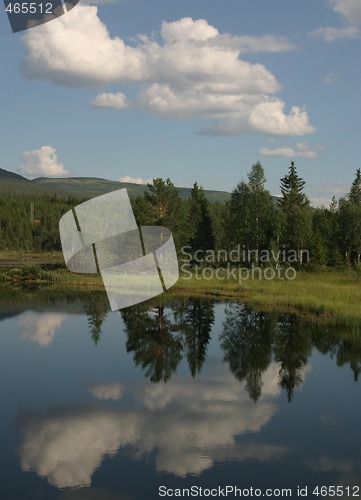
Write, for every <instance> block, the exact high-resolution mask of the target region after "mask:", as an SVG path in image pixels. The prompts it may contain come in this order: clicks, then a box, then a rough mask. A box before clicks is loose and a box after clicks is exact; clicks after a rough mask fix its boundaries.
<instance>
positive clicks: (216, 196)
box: [0, 168, 231, 203]
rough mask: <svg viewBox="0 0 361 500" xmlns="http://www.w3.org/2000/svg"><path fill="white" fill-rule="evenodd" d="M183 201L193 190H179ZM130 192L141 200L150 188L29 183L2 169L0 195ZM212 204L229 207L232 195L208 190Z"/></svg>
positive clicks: (69, 181)
mask: <svg viewBox="0 0 361 500" xmlns="http://www.w3.org/2000/svg"><path fill="white" fill-rule="evenodd" d="M175 187H176V189H177V190H178V192H179V194H180V196H181V197H182V198H183V199H186V198H189V196H190V194H191V190H192V188H186V187H177V186H175ZM123 188H126V189H127V191H128V193H129V196H130V197H131V198H134V197H137V196H141V195H142V194H143V193H144V192H145V191H146V190H147V188H148V185H147V184H135V183H131V182H120V181H111V180H108V179H104V178H101V177H55V178H53V177H37V178H35V179H32V180H29V179H26V178H25V177H23V176H22V175H20V174H16V173H14V172H10V171H8V170H5V169H2V168H0V193H6V192H15V193H20V194H34V195H37V194H39V195H41V194H46V193H48V194H49V195H54V194H58V195H59V196H62V197H63V196H74V197H76V198H80V199H84V198H93V197H95V196H100V195H102V194H106V193H109V192H111V191H116V190H118V189H123ZM204 193H205V195H206V197H207V199H208V200H209V201H210V202H220V203H225V202H226V201H228V200H229V199H230V196H231V194H230V193H228V192H227V191H217V190H209V189H205V190H204Z"/></svg>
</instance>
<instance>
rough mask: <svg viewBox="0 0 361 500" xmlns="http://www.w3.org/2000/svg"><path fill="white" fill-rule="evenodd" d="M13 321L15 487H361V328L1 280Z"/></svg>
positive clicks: (6, 450)
mask: <svg viewBox="0 0 361 500" xmlns="http://www.w3.org/2000/svg"><path fill="white" fill-rule="evenodd" d="M0 335H1V354H0V358H1V363H0V380H1V387H2V390H1V416H0V422H1V424H0V446H1V455H0V456H1V481H0V499H1V500H13V499H16V500H18V499H19V500H26V499H32V500H34V499H44V500H52V499H70V500H75V499H78V500H82V499H88V500H89V499H90V500H115V499H123V500H125V499H129V500H130V499H135V500H136V499H140V500H148V499H149V500H153V499H158V498H171V496H170V495H169V496H168V497H167V496H161V495H160V493H161V494H162V492H164V491H165V488H168V489H172V491H169V493H172V492H173V493H174V494H176V490H175V489H176V488H181V489H183V488H191V487H192V486H193V487H197V488H198V489H197V490H193V492H194V491H197V493H198V497H200V491H201V490H200V489H199V488H204V489H205V490H204V491H203V492H204V493H205V494H206V493H207V491H208V490H210V489H213V488H218V487H220V488H223V487H226V486H227V485H228V486H232V487H235V486H237V487H238V488H243V489H250V488H251V487H253V488H254V489H255V488H259V489H260V490H261V492H262V495H263V494H264V492H265V490H266V489H267V488H270V489H272V488H273V489H276V491H275V492H274V494H273V495H272V494H270V496H269V497H270V498H278V497H279V495H278V491H277V489H282V488H291V489H292V498H296V497H297V487H302V488H305V487H307V488H308V495H307V498H317V496H313V495H312V494H311V493H312V491H313V489H314V488H315V487H316V486H319V487H320V486H329V485H341V486H342V488H343V489H341V490H339V491H340V492H343V493H344V496H343V498H349V497H351V496H352V495H353V497H357V495H359V497H360V496H361V490H359V489H357V487H356V486H355V485H358V487H359V486H360V485H361V383H360V380H358V379H361V334H357V333H355V332H353V331H351V330H347V329H340V328H335V327H326V326H322V327H321V326H315V325H310V324H307V323H305V322H302V321H301V320H300V319H298V318H297V317H296V316H292V315H288V314H280V313H272V314H270V313H263V312H260V311H256V310H254V309H252V308H250V307H249V306H246V305H244V304H239V303H231V302H229V303H220V302H216V301H213V300H201V299H199V298H184V297H183V298H178V299H176V298H173V297H172V298H167V297H165V299H164V300H163V301H162V302H159V300H158V301H154V300H153V301H152V302H150V303H147V304H140V305H138V306H134V307H132V308H129V309H127V310H124V311H122V314H120V313H114V312H113V313H111V312H108V311H107V303H106V296H105V294H102V293H99V292H91V293H82V294H81V295H77V294H75V293H70V291H69V292H62V293H58V292H57V293H54V292H52V291H51V289H50V288H49V290H46V289H45V290H44V289H41V290H40V291H36V290H29V289H15V288H14V289H10V288H9V287H7V288H5V287H1V288H0ZM161 486H162V487H164V488H163V489H160V490H159V488H160V487H161ZM347 486H349V487H350V489H349V490H347V489H346V487H347ZM352 486H354V489H352V488H351V487H352ZM229 491H230V490H229ZM215 492H216V490H213V493H215ZM245 494H246V493H245ZM249 496H251V495H249ZM320 496H321V495H320ZM204 497H205V495H204V496H203V498H204ZM324 497H325V496H324ZM213 498H214V496H213ZM216 498H223V497H222V494H221V493H219V494H218V495H217V496H216ZM228 498H235V496H234V495H232V494H231V493H229V494H228ZM327 498H328V496H327ZM339 498H340V497H339Z"/></svg>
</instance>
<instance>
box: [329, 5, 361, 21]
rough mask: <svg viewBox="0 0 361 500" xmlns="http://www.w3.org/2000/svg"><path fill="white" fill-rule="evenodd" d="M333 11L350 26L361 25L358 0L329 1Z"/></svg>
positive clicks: (360, 7) (360, 9)
mask: <svg viewBox="0 0 361 500" xmlns="http://www.w3.org/2000/svg"><path fill="white" fill-rule="evenodd" d="M329 1H330V3H331V5H332V7H333V10H334V11H335V12H338V13H339V14H341V15H342V16H343V17H344V18H345V19H346V20H347V21H348V22H349V23H350V24H353V25H355V24H361V2H360V0H329Z"/></svg>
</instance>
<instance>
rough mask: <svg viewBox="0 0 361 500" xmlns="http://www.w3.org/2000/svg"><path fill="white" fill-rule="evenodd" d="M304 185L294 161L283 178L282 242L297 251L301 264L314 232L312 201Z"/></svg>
mask: <svg viewBox="0 0 361 500" xmlns="http://www.w3.org/2000/svg"><path fill="white" fill-rule="evenodd" d="M304 186H305V181H304V180H303V179H302V178H301V177H299V175H298V174H297V170H296V166H295V163H294V162H293V161H292V162H291V165H290V167H289V171H288V174H287V175H285V176H284V177H283V178H282V179H281V193H282V198H281V199H280V201H279V205H280V207H281V209H282V213H283V228H282V244H283V245H284V247H285V249H286V250H288V251H292V252H293V251H294V252H297V257H298V261H299V262H300V264H302V263H303V250H308V247H309V246H310V239H311V234H312V227H311V213H310V207H309V204H310V202H309V200H308V198H307V196H306V194H305V193H304V192H303V189H304Z"/></svg>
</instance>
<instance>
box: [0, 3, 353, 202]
mask: <svg viewBox="0 0 361 500" xmlns="http://www.w3.org/2000/svg"><path fill="white" fill-rule="evenodd" d="M0 37H1V42H2V43H1V44H0V63H1V94H0V132H1V137H2V141H1V142H2V148H1V160H0V167H2V168H5V169H8V170H12V171H14V172H20V173H23V174H24V175H26V176H27V177H29V178H32V177H37V176H40V175H44V176H56V177H57V176H62V175H65V176H69V175H75V176H97V177H104V178H107V179H114V180H117V179H134V180H135V179H137V182H142V181H147V180H148V179H151V178H154V177H162V178H167V177H170V178H171V180H172V181H173V182H174V183H175V184H176V185H179V186H191V185H192V184H193V182H194V181H198V183H200V184H201V185H203V186H204V188H208V189H220V190H227V191H231V190H232V189H233V188H234V187H235V186H236V184H237V183H238V182H239V181H240V180H242V179H245V178H246V175H247V172H249V170H250V168H251V166H252V164H253V163H255V162H256V161H261V163H262V165H263V166H264V169H265V173H266V177H267V187H268V189H269V190H270V191H271V192H272V194H278V193H279V179H280V177H282V176H283V175H284V174H285V173H286V172H287V170H288V166H289V164H290V161H291V160H294V161H295V162H296V165H297V167H298V172H299V174H300V175H301V176H302V177H303V178H304V179H305V180H306V183H307V184H306V191H307V194H308V195H309V197H310V198H311V200H312V202H313V204H315V205H319V204H321V203H325V204H328V203H329V201H330V199H331V196H332V194H335V195H336V196H337V197H340V196H342V195H343V194H345V193H346V192H347V191H348V189H349V186H350V184H351V182H352V180H353V178H354V174H355V171H356V168H358V167H360V166H361V165H360V142H361V141H360V138H361V136H360V131H361V126H360V125H361V123H360V122H361V118H360V117H361V91H360V87H361V86H360V81H361V70H360V55H361V54H360V37H361V1H360V0H304V1H302V2H289V1H286V0H222V1H221V0H153V1H152V2H149V0H147V1H146V0H123V1H121V2H109V3H107V2H106V1H104V0H102V1H101V2H100V0H99V2H98V4H96V3H95V4H91V5H89V4H85V3H83V4H79V5H78V6H77V7H76V8H74V9H73V10H72V11H71V12H69V13H67V14H66V15H64V16H62V17H61V18H59V19H58V20H55V21H52V22H50V23H47V24H45V25H43V26H39V27H36V28H33V29H30V30H28V31H27V32H22V33H17V34H13V33H12V32H11V30H10V25H9V22H8V19H7V16H6V13H5V11H3V13H2V14H1V15H0Z"/></svg>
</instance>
